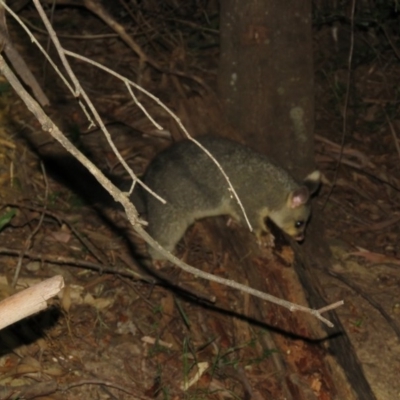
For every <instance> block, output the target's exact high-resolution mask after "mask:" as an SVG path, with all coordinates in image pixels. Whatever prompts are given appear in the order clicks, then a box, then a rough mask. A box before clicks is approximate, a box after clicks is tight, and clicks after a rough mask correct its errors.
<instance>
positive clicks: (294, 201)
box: [287, 186, 310, 208]
mask: <svg viewBox="0 0 400 400" xmlns="http://www.w3.org/2000/svg"><path fill="white" fill-rule="evenodd" d="M309 198H310V192H309V190H308V188H307V187H306V186H301V187H299V188H298V189H295V190H293V192H290V194H289V197H288V200H287V205H288V207H289V208H297V207H300V206H302V205H303V204H306V203H307V201H308V199H309Z"/></svg>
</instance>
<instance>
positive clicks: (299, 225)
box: [294, 221, 304, 229]
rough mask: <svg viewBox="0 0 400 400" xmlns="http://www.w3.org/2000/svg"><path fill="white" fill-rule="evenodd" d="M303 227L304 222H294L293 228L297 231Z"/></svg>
mask: <svg viewBox="0 0 400 400" xmlns="http://www.w3.org/2000/svg"><path fill="white" fill-rule="evenodd" d="M303 225H304V221H296V222H295V224H294V226H295V227H296V228H297V229H299V228H301V227H302V226H303Z"/></svg>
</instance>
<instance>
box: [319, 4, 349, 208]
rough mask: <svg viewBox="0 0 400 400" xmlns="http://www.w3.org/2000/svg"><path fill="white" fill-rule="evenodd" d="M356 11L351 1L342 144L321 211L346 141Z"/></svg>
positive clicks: (337, 169) (336, 175)
mask: <svg viewBox="0 0 400 400" xmlns="http://www.w3.org/2000/svg"><path fill="white" fill-rule="evenodd" d="M355 10H356V0H353V2H352V5H351V19H350V20H351V25H350V49H349V59H348V65H347V83H346V96H345V100H344V105H343V130H342V142H341V144H340V148H341V151H340V153H339V158H338V160H337V163H336V168H335V175H334V177H333V181H332V186H331V189H330V191H329V193H328V195H327V197H326V200H325V203H324V205H323V206H322V209H324V208H325V206H326V204H327V202H328V200H329V197H330V196H331V195H332V192H333V189H334V188H335V185H336V181H337V177H338V174H339V167H340V164H341V161H342V156H343V149H344V144H345V140H346V134H347V114H348V109H349V98H350V85H351V75H352V71H351V69H352V65H353V54H354V14H355Z"/></svg>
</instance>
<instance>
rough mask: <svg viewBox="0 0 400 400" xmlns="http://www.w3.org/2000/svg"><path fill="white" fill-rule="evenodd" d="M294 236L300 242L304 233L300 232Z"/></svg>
mask: <svg viewBox="0 0 400 400" xmlns="http://www.w3.org/2000/svg"><path fill="white" fill-rule="evenodd" d="M294 238H295V240H297V241H298V242H301V241H302V240H304V233H300V234H299V235H297V236H295V237H294Z"/></svg>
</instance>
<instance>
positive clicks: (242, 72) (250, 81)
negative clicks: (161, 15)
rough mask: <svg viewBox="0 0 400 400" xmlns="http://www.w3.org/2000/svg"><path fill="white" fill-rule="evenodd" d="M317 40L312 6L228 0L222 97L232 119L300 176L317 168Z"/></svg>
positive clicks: (249, 138)
mask: <svg viewBox="0 0 400 400" xmlns="http://www.w3.org/2000/svg"><path fill="white" fill-rule="evenodd" d="M311 34H312V32H311V1H304V0H303V1H278V0H274V1H271V0H270V1H266V0H252V1H246V2H243V1H241V0H221V57H220V69H219V91H220V98H221V100H222V103H223V106H224V109H225V112H226V116H227V119H228V120H229V122H230V123H231V124H232V125H233V127H234V128H236V129H237V130H238V131H239V132H240V133H241V135H242V137H243V139H244V141H245V142H247V144H249V145H250V146H253V147H254V148H256V149H257V150H259V151H262V152H264V153H266V154H268V155H270V156H272V157H273V158H274V159H276V160H277V161H278V162H279V163H280V164H281V165H282V166H284V167H286V168H288V169H289V170H291V171H292V173H294V175H295V176H296V177H297V178H303V177H304V176H305V175H306V173H308V172H310V170H311V169H312V168H313V157H314V147H313V135H312V133H313V120H314V115H313V109H314V100H313V99H314V91H313V61H312V35H311ZM233 61H234V62H233Z"/></svg>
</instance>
